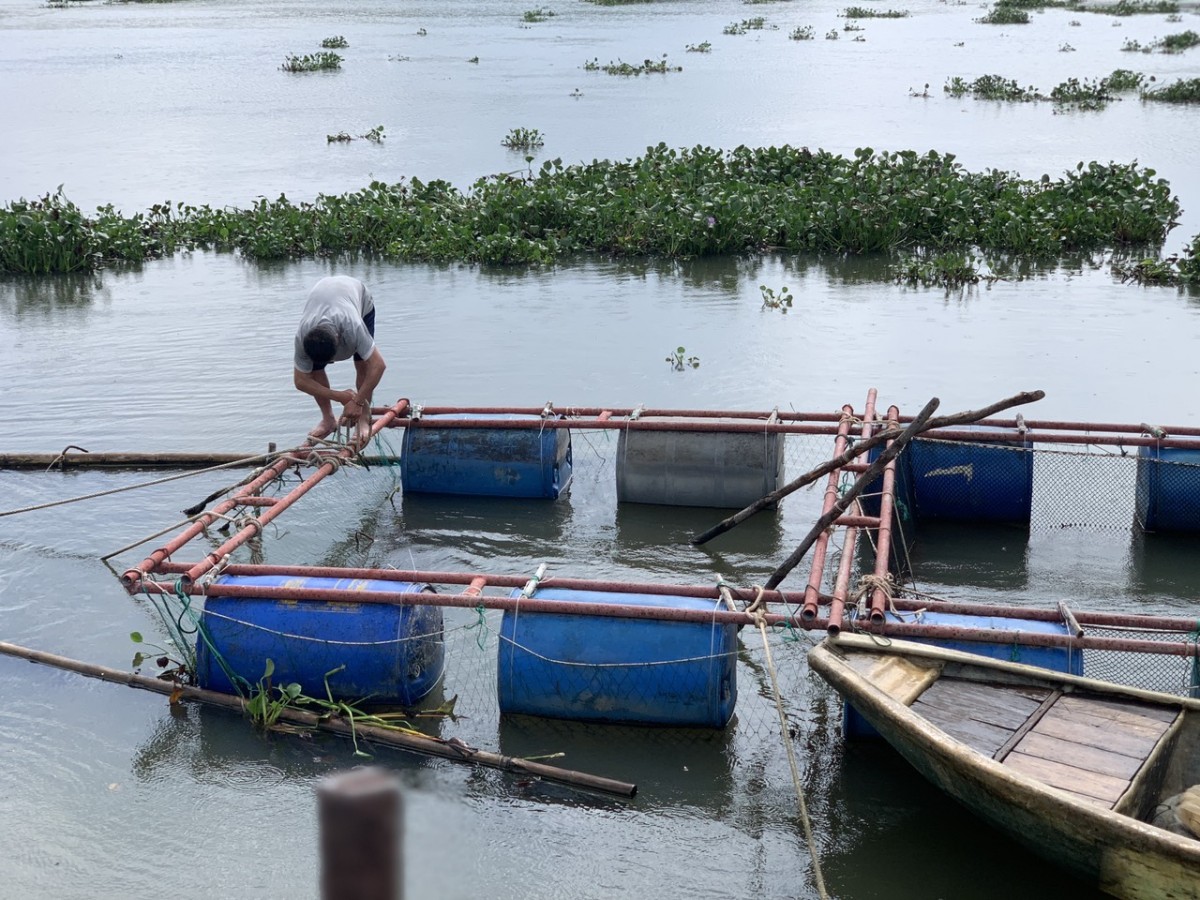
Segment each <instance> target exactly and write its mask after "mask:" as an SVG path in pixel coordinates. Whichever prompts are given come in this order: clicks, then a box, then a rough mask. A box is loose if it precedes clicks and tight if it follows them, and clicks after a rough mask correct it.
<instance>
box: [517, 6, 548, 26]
mask: <svg viewBox="0 0 1200 900" xmlns="http://www.w3.org/2000/svg"><path fill="white" fill-rule="evenodd" d="M554 14H555V13H554V10H552V9H546V8H544V7H541V6H539V7H538V8H537V9H527V10H525V12H524V13H522V14H521V21H522V22H545V21H546V20H547V19H552V18H554Z"/></svg>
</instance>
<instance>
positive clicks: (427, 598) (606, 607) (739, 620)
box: [142, 581, 818, 628]
mask: <svg viewBox="0 0 1200 900" xmlns="http://www.w3.org/2000/svg"><path fill="white" fill-rule="evenodd" d="M546 586H547V583H546V582H542V584H541V585H540V587H546ZM142 588H143V590H146V591H149V592H152V593H159V594H174V593H175V590H176V588H175V585H174V584H171V583H169V582H157V581H144V582H143V583H142ZM184 589H185V590H186V591H187V592H188V593H189V594H192V595H197V596H206V597H236V598H241V599H250V600H286V601H289V602H299V603H305V602H308V603H385V604H389V605H392V606H447V607H457V608H465V609H475V608H476V607H479V606H482V607H484V608H485V609H502V610H512V611H514V612H515V611H520V612H522V613H539V612H540V613H546V614H551V615H566V616H603V617H607V618H617V619H644V620H652V621H667V622H693V623H700V624H718V625H753V624H754V622H755V619H754V617H753V616H751V615H748V614H747V613H743V612H732V611H730V610H727V609H725V608H724V607H722V606H721V604H720V601H719V600H717V599H715V598H710V599H712V600H713V608H712V610H711V611H709V610H703V609H679V608H676V607H670V606H631V605H627V604H622V603H574V602H572V601H570V600H539V599H538V598H537V597H536V596H535V597H519V596H518V597H496V596H487V595H479V596H476V595H473V594H470V593H467V592H465V591H464V592H462V593H458V594H427V593H426V594H421V593H418V594H413V593H401V592H400V591H351V590H338V589H336V588H294V587H287V588H285V587H265V586H261V585H249V584H210V585H204V586H201V585H196V584H193V585H190V586H186V587H185V588H184ZM766 621H767V624H769V625H782V624H790V625H793V626H797V627H804V628H816V627H818V626H817V625H816V624H815V620H814V622H809V623H807V624H805V625H803V626H801V622H800V619H799V617H797V616H784V615H780V614H778V613H768V614H767V616H766Z"/></svg>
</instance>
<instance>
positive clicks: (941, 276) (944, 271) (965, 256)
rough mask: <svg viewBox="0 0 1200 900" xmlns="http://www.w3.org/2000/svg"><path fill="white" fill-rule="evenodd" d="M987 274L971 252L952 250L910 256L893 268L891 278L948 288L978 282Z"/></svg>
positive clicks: (912, 284)
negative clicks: (984, 273) (981, 269)
mask: <svg viewBox="0 0 1200 900" xmlns="http://www.w3.org/2000/svg"><path fill="white" fill-rule="evenodd" d="M984 277H986V276H984V275H983V273H982V272H981V271H980V268H979V262H978V260H976V258H975V257H974V256H973V255H972V254H970V253H962V252H958V251H951V252H949V253H936V254H933V255H930V256H925V255H920V254H917V255H913V256H909V257H907V258H904V259H902V261H901V262H900V263H899V264H898V265H895V266H893V267H892V280H893V281H895V282H896V283H897V284H906V285H908V286H910V287H917V286H921V287H940V288H945V289H946V290H947V291H950V290H957V289H961V288H964V287H966V286H968V285H972V284H978V283H979V281H980V279H982V278H984Z"/></svg>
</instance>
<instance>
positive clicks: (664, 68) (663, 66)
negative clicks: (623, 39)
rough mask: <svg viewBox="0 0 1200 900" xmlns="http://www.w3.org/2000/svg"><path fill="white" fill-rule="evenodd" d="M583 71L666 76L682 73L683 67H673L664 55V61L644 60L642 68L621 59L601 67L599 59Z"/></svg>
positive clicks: (591, 62) (586, 65)
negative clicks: (669, 73)
mask: <svg viewBox="0 0 1200 900" xmlns="http://www.w3.org/2000/svg"><path fill="white" fill-rule="evenodd" d="M583 69H584V71H585V72H604V73H605V74H607V75H627V76H628V75H649V74H658V75H665V74H666V73H667V72H682V71H683V66H672V65H671V64H669V63H668V62H667V54H665V53H664V54H663V55H662V59H657V60H654V59H645V60H642V64H641V65H640V66H635V65H633V64H632V63H627V62H625V61H624V60H620V59H618V60H617V61H616V62H609V63H608V64H607V65H600V60H599V59H598V58H592V59H591V60H589V61H588V62H585V63H584V64H583Z"/></svg>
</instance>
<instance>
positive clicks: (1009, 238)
mask: <svg viewBox="0 0 1200 900" xmlns="http://www.w3.org/2000/svg"><path fill="white" fill-rule="evenodd" d="M1179 214H1180V207H1179V202H1178V200H1177V198H1176V197H1174V196H1173V195H1172V193H1171V189H1170V186H1169V185H1168V184H1167V182H1166V181H1164V180H1163V179H1161V178H1158V177H1156V174H1155V172H1154V171H1153V170H1151V169H1145V168H1141V167H1139V166H1137V165H1136V164H1135V163H1100V162H1089V163H1082V162H1081V163H1080V164H1079V165H1078V166H1077V167H1076V168H1075V169H1074V170H1072V171H1069V172H1066V173H1065V174H1064V175H1063V176H1062V177H1060V178H1057V179H1052V178H1050V177H1048V176H1046V177H1043V178H1042V179H1039V180H1029V179H1023V178H1019V177H1017V176H1016V175H1013V174H1010V173H1006V172H1001V171H994V170H984V171H982V172H970V171H967V170H966V169H964V168H963V167H962V166H961V165H960V164H959V163H958V162H956V161H955V158H954V156H952V155H949V154H939V153H936V152H930V153H925V154H918V153H916V152H913V151H903V152H894V153H876V152H875V151H873V150H871V149H869V148H864V149H860V150H857V151H855V153H854V154H853V155H852V156H842V155H840V154H834V153H829V152H826V151H816V152H813V151H810V150H808V149H806V148H797V147H789V146H784V147H764V148H749V147H739V148H737V149H736V150H732V151H723V150H719V149H714V148H710V147H695V148H692V149H684V150H676V149H672V148H668V147H667V146H666V145H664V144H659V145H658V146H656V147H651V148H648V149H647V151H646V153H645V154H644V155H643V156H641V157H638V158H635V159H629V160H625V161H620V162H617V161H606V160H597V161H594V162H591V163H587V164H583V165H571V166H564V165H563V164H562V162H561V161H559V160H553V161H549V162H546V163H544V164H543V165H542V166H541V168H540V169H539V170H536V171H531V172H530V173H529V174H528V175H527V176H523V177H515V176H513V175H496V176H492V177H488V178H481V179H479V180H478V181H476V182H475V183H474V185H472V186H471V188H470V189H469V190H466V191H461V190H459V189H458V188H456V187H454V186H453V185H451V184H449V183H447V182H445V181H432V182H428V183H425V182H422V181H420V180H417V179H413V180H412V181H410V182H407V183H399V184H385V183H383V182H378V181H377V182H373V183H372V184H371V185H370V186H368V187H366V188H364V189H362V190H359V191H355V192H351V193H347V194H341V195H325V194H321V195H318V196H317V198H316V199H315V200H314V201H312V202H300V203H296V202H293V201H291V200H289V199H288V198H287V197H285V196H282V195H281V196H280V197H279V198H278V199H276V200H268V199H260V200H258V201H256V202H255V203H253V204H252V205H250V206H249V207H247V208H245V209H238V208H233V207H222V208H213V207H210V206H207V205H205V206H190V205H185V204H183V203H174V204H172V203H164V204H160V205H156V206H154V207H152V208H151V209H150V211H149V212H148V213H146V214H141V213H139V214H135V215H133V216H128V217H127V216H123V215H121V214H120V213H118V212H116V211H115V210H113V208H112V207H111V206H107V207H102V208H100V209H99V210H97V212H96V213H95V214H94V215H92V216H87V215H84V214H83V213H82V212H81V211H80V210H79V208H78V207H76V206H75V205H74V204H73V203H71V202H70V201H69V200H68V199H67V198H66V197H64V196H63V194H62V192H61V191H58V192H56V193H54V194H49V195H47V196H45V197H43V198H41V199H39V200H34V201H27V200H18V201H15V202H13V203H10V204H8V205H7V206H5V207H0V271H3V272H30V273H35V274H40V273H48V272H70V271H76V270H87V269H92V268H95V267H97V266H100V265H103V264H105V263H108V262H120V261H139V260H144V259H151V258H155V257H159V256H164V255H168V254H171V253H174V252H175V251H176V250H180V249H186V248H192V247H198V248H211V249H215V250H234V251H238V252H240V253H241V254H242V255H243V256H245V257H247V258H250V259H258V260H268V259H287V258H296V257H319V256H326V257H329V256H341V255H355V254H363V253H366V254H374V255H378V256H380V257H383V258H388V259H406V260H417V259H420V260H444V261H451V260H454V261H459V260H461V261H468V262H486V263H545V262H550V261H553V260H555V259H557V258H560V257H563V256H566V255H569V254H576V253H580V252H596V253H604V254H615V255H646V256H673V257H678V256H701V255H709V254H729V253H745V252H762V251H765V250H771V249H777V250H784V251H792V252H821V253H852V254H862V253H875V252H881V251H887V250H893V249H899V248H906V247H907V248H912V249H917V248H923V249H926V250H929V251H941V252H945V251H949V250H959V251H966V250H968V249H971V248H976V249H979V250H981V251H1000V252H1005V253H1011V254H1015V255H1019V256H1026V257H1036V258H1053V257H1056V256H1058V255H1060V254H1062V253H1065V252H1071V251H1075V250H1092V249H1100V248H1104V247H1111V246H1115V245H1125V244H1128V245H1156V244H1160V243H1161V242H1162V241H1163V239H1164V238H1165V237H1166V235H1167V233H1168V232H1169V231H1170V229H1171V228H1172V227H1173V226H1174V225H1175V222H1176V220H1177V218H1178V216H1179Z"/></svg>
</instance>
